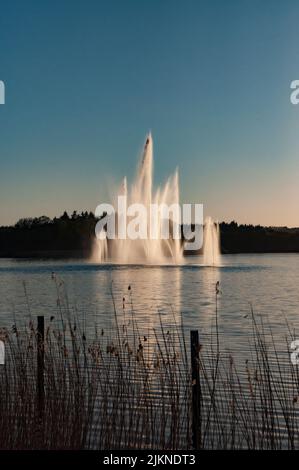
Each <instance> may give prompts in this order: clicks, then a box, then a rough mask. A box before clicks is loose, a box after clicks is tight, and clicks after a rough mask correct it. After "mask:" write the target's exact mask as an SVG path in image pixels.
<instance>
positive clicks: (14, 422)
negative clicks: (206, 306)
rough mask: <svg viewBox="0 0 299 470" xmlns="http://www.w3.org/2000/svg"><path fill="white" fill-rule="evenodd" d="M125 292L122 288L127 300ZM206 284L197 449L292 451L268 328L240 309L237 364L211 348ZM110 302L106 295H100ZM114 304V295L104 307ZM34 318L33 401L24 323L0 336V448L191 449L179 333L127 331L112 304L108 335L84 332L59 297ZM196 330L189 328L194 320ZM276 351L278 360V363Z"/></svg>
mask: <svg viewBox="0 0 299 470" xmlns="http://www.w3.org/2000/svg"><path fill="white" fill-rule="evenodd" d="M130 295H131V293H130ZM218 295H219V286H218V285H217V286H216V314H215V335H213V336H212V337H211V338H210V339H208V338H207V339H202V341H201V343H202V344H201V345H200V347H199V351H198V358H197V360H198V361H199V369H200V389H201V393H200V396H199V399H200V407H199V408H200V420H199V424H198V425H199V426H200V428H201V433H200V435H201V442H200V444H199V446H200V448H202V449H211V448H212V449H239V448H246V449H281V448H290V449H296V448H299V443H298V436H299V434H298V406H299V399H298V396H299V374H298V367H297V366H293V365H292V364H291V361H290V360H289V356H288V344H289V342H290V341H291V340H292V339H293V334H292V332H291V331H290V330H288V331H287V338H288V339H287V343H286V346H285V348H284V351H281V345H280V346H279V348H278V347H277V345H276V342H275V340H274V337H273V335H272V333H271V329H270V327H269V325H263V324H262V322H261V321H259V322H257V320H256V318H255V316H254V314H253V312H252V313H251V325H252V335H251V337H252V341H251V348H250V354H249V357H248V358H246V359H245V360H244V361H243V360H240V358H238V357H237V358H236V357H234V356H233V355H231V354H228V353H227V352H226V351H224V350H222V345H221V335H220V334H219V329H218V308H217V296H218ZM112 300H113V295H112ZM113 302H114V300H113ZM58 304H59V309H58V312H59V317H60V318H59V320H58V321H57V314H56V313H55V319H54V318H53V317H51V318H48V319H46V330H45V339H44V344H43V345H42V347H43V350H44V384H45V385H44V400H43V402H42V403H40V401H39V399H38V393H37V375H38V374H37V353H38V348H39V347H40V346H39V342H38V334H37V331H36V321H35V319H33V318H31V320H30V321H29V323H28V324H27V325H26V326H23V327H22V328H19V327H18V325H16V324H15V325H13V326H12V327H11V328H9V329H8V328H7V329H2V330H1V331H0V339H2V340H3V341H4V342H5V345H6V362H5V365H4V366H0V448H1V449H139V448H151V449H191V448H192V386H193V385H194V384H192V380H191V370H190V367H191V366H190V363H191V361H190V357H189V338H188V334H189V332H187V334H186V330H185V328H184V326H183V325H182V324H181V323H180V325H177V324H176V323H175V319H174V321H173V327H172V328H171V329H169V328H168V329H167V328H166V327H165V326H164V325H163V321H162V316H160V317H159V318H160V325H159V327H158V328H156V329H154V328H153V329H152V330H150V331H147V332H143V331H142V332H141V331H139V327H138V323H137V321H136V314H135V310H134V308H133V303H132V305H131V309H130V311H129V312H127V313H126V315H124V314H123V312H121V313H119V312H117V311H116V307H115V308H114V315H115V318H114V328H113V329H112V330H111V331H105V330H103V329H101V328H95V331H94V334H93V335H91V334H90V333H89V334H87V332H86V331H85V329H84V328H83V327H82V323H81V322H80V321H79V320H78V318H76V316H74V315H73V314H71V310H70V308H69V306H68V302H67V299H66V298H64V299H62V298H61V297H60V298H59V303H58ZM199 330H200V325H199ZM282 352H283V353H284V354H285V356H283V354H282Z"/></svg>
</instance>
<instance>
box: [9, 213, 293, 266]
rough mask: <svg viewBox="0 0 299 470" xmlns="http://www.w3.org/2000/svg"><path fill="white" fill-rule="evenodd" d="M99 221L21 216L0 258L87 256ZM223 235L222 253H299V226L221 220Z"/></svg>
mask: <svg viewBox="0 0 299 470" xmlns="http://www.w3.org/2000/svg"><path fill="white" fill-rule="evenodd" d="M96 222H97V219H96V218H95V216H94V214H93V213H91V212H89V213H88V212H82V213H80V214H77V212H73V214H72V215H71V216H69V215H68V214H67V213H66V212H64V214H63V215H62V216H61V217H58V218H56V217H55V218H54V219H50V218H48V217H46V216H42V217H38V218H33V219H21V220H19V221H18V222H17V223H16V224H15V225H14V226H11V227H0V257H1V258H88V257H90V256H91V254H92V248H93V243H94V237H95V235H94V233H95V232H94V230H95V224H96ZM220 234H221V251H222V253H227V254H229V253H292V252H293V253H299V228H287V227H262V226H259V225H258V226H253V225H238V224H237V223H236V222H231V223H226V222H222V223H221V224H220ZM186 254H194V252H192V253H186Z"/></svg>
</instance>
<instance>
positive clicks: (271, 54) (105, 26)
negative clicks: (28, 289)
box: [0, 0, 299, 226]
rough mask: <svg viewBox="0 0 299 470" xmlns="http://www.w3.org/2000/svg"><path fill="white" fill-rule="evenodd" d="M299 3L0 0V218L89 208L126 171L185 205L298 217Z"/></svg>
mask: <svg viewBox="0 0 299 470" xmlns="http://www.w3.org/2000/svg"><path fill="white" fill-rule="evenodd" d="M298 25H299V2H298V0H286V1H281V0H226V1H223V0H214V1H213V0H207V1H200V0H194V1H193V0H184V1H183V0H180V1H176V0H147V1H145V0H144V1H140V0H106V1H104V0H103V1H101V0H94V1H93V0H85V1H83V0H73V1H71V0H59V1H58V0H49V1H47V0H43V1H40V0H26V1H24V0H19V1H17V0H9V1H8V0H2V1H1V3H0V80H3V81H4V82H5V85H6V104H5V105H4V106H0V224H10V223H14V222H16V220H17V219H19V218H20V217H29V216H38V215H42V214H46V215H49V216H54V215H59V214H61V213H62V212H63V211H64V210H67V211H69V212H71V211H72V210H74V209H77V210H86V209H87V210H93V211H94V210H95V207H96V206H97V204H99V203H100V202H106V201H107V198H108V195H109V191H110V190H111V188H112V187H113V185H114V184H116V183H117V182H118V181H119V180H120V179H121V177H122V176H123V175H125V174H127V175H128V177H129V179H130V178H132V177H133V175H134V172H135V165H136V162H137V159H138V154H139V152H140V150H141V148H142V145H143V142H144V138H145V135H146V133H147V131H148V130H149V129H151V130H152V132H153V138H154V149H155V181H156V183H157V184H158V183H159V182H162V181H164V179H165V178H166V177H167V175H168V174H169V173H170V172H171V171H172V170H173V169H175V167H176V166H178V167H179V171H180V183H181V199H182V202H201V203H203V204H204V210H205V213H206V214H207V213H210V214H211V215H212V216H214V217H215V218H217V219H220V220H226V221H230V220H232V219H235V220H237V221H238V222H245V223H255V224H256V223H261V224H264V225H288V226H299V158H298V157H299V105H298V106H293V105H291V103H290V99H289V96H290V83H291V81H292V80H295V79H299V26H298Z"/></svg>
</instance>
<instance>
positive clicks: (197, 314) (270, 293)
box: [0, 254, 299, 350]
mask: <svg viewBox="0 0 299 470" xmlns="http://www.w3.org/2000/svg"><path fill="white" fill-rule="evenodd" d="M200 263H201V258H200V257H188V258H186V263H185V265H183V266H135V265H129V266H128V265H126V266H124V265H122V266H120V265H97V264H90V263H88V262H79V261H49V260H47V261H43V260H16V259H1V260H0V326H10V325H11V324H12V323H14V321H15V318H16V319H17V321H18V322H26V321H27V320H28V318H29V312H30V313H31V315H33V316H36V315H41V314H43V315H45V316H46V317H48V318H50V316H55V318H58V317H59V315H60V313H59V307H58V303H57V298H58V293H57V287H58V290H59V291H60V294H59V296H60V297H63V299H64V301H65V298H66V296H67V299H68V304H69V309H70V310H71V312H72V313H73V314H74V315H76V316H77V318H78V319H79V320H80V321H81V322H82V323H83V324H84V325H85V326H86V329H87V330H93V329H94V325H95V324H96V325H97V326H98V327H99V328H104V329H105V328H106V329H109V328H113V321H114V313H113V312H114V306H113V298H114V302H115V306H116V310H117V312H118V314H119V315H124V314H125V315H129V312H131V311H132V309H133V311H134V318H136V319H137V321H138V324H139V327H140V331H141V332H142V334H146V332H147V331H148V330H150V329H151V328H152V327H158V326H159V315H158V313H157V312H160V313H161V316H162V319H163V322H164V323H165V325H170V326H171V325H172V324H173V323H174V318H175V319H176V321H177V322H178V323H180V321H181V320H180V314H181V318H182V319H183V323H184V326H185V328H187V329H198V330H199V332H200V335H202V336H204V335H207V334H209V332H210V331H211V326H212V325H213V324H214V322H215V307H216V295H215V284H216V282H217V281H219V282H220V289H221V294H219V296H218V312H219V328H220V331H221V334H222V335H221V336H222V338H223V341H224V343H225V346H226V348H229V349H230V350H234V349H236V350H240V349H242V348H244V347H245V346H244V345H245V344H246V343H247V341H248V336H249V335H250V331H251V328H250V327H251V319H250V309H251V306H252V308H253V310H254V312H255V314H256V315H259V316H262V317H263V319H264V320H265V321H268V322H269V324H270V325H271V327H272V329H273V332H274V334H275V335H277V336H278V337H280V339H284V338H285V334H286V327H285V319H287V320H288V322H289V323H290V325H292V326H293V327H297V328H298V327H299V289H298V280H299V255H298V254H271V255H268V254H263V255H225V256H222V266H221V267H219V268H210V267H203V266H201V265H200ZM53 273H54V274H53ZM53 277H54V279H53ZM128 286H130V287H131V289H130V290H128ZM25 290H26V295H25ZM123 299H124V300H123Z"/></svg>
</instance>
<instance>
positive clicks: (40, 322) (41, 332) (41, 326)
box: [37, 316, 45, 419]
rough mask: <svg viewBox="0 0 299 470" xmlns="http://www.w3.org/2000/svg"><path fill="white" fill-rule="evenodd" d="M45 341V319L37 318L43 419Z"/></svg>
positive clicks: (38, 399)
mask: <svg viewBox="0 0 299 470" xmlns="http://www.w3.org/2000/svg"><path fill="white" fill-rule="evenodd" d="M44 341H45V319H44V317H43V316H38V317H37V403H38V412H39V418H40V419H43V414H44V402H45V388H44V386H45V384H44V354H45V349H44Z"/></svg>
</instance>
